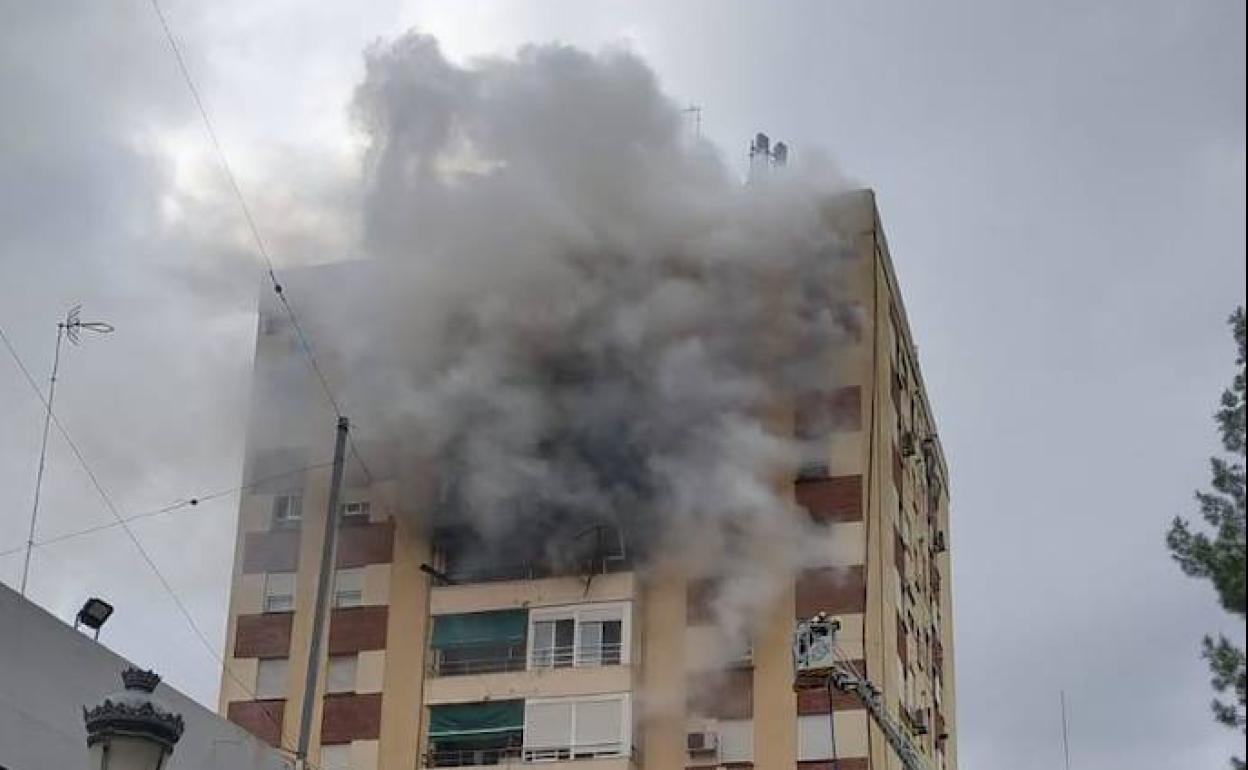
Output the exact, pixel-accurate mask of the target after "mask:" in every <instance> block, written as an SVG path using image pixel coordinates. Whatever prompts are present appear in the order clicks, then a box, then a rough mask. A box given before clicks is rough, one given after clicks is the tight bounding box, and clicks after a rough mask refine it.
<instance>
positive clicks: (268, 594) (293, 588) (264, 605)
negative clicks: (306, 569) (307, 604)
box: [260, 572, 299, 613]
mask: <svg viewBox="0 0 1248 770" xmlns="http://www.w3.org/2000/svg"><path fill="white" fill-rule="evenodd" d="M298 574H299V573H297V572H266V573H264V586H263V588H262V589H261V595H260V611H261V612H264V613H269V612H294V611H295V597H296V594H297V592H298V582H299V580H298ZM278 575H283V576H289V579H290V591H289V592H288V593H287V592H282V593H277V592H272V591H270V588H271V586H272V581H273V578H274V577H275V576H278ZM283 596H288V597H289V598H290V606H289V607H286V608H284V609H274V608H273V607H272V606H270V600H272V599H275V598H279V597H283Z"/></svg>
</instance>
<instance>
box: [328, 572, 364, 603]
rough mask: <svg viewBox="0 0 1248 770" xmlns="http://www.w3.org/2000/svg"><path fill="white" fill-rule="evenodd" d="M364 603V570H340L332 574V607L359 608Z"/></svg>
mask: <svg viewBox="0 0 1248 770" xmlns="http://www.w3.org/2000/svg"><path fill="white" fill-rule="evenodd" d="M363 603H364V570H363V569H359V568H357V569H340V570H337V571H335V572H334V606H335V607H359V606H360V605H361V604H363Z"/></svg>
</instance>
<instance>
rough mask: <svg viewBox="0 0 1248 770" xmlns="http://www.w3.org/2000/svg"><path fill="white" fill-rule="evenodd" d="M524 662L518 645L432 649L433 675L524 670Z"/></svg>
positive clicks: (522, 650) (463, 674)
mask: <svg viewBox="0 0 1248 770" xmlns="http://www.w3.org/2000/svg"><path fill="white" fill-rule="evenodd" d="M527 663H528V658H527V654H526V651H525V646H524V644H523V643H520V644H502V645H500V644H476V645H467V646H462V647H449V648H446V649H440V650H434V655H433V665H432V668H431V671H430V673H432V674H433V675H434V676H472V675H477V674H502V673H506V672H511V671H524V669H525V666H526V665H527Z"/></svg>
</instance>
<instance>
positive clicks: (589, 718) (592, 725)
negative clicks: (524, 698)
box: [524, 695, 631, 762]
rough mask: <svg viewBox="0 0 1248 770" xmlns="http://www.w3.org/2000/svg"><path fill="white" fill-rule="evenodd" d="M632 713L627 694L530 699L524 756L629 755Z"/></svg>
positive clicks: (534, 758)
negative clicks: (628, 737)
mask: <svg viewBox="0 0 1248 770" xmlns="http://www.w3.org/2000/svg"><path fill="white" fill-rule="evenodd" d="M629 712H630V709H629V700H628V696H627V695H603V696H595V697H588V698H561V699H534V700H529V701H528V702H527V703H525V708H524V759H525V760H526V761H529V762H541V761H550V760H557V759H585V758H591V757H618V756H627V755H628V754H629V751H630V742H629V741H628V739H627V736H629V735H631V727H630V717H631V714H630V713H629Z"/></svg>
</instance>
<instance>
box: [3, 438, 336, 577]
mask: <svg viewBox="0 0 1248 770" xmlns="http://www.w3.org/2000/svg"><path fill="white" fill-rule="evenodd" d="M332 464H333V463H330V462H324V463H316V464H315V465H305V466H303V467H302V468H292V469H291V470H288V471H284V472H282V473H274V474H273V475H271V476H265V477H264V478H261V479H256V480H255V481H253V482H251V483H249V484H243V485H241V486H237V487H231V488H229V489H220V490H217V491H216V492H209V493H207V494H204V495H199V496H197V497H184V498H181V499H179V500H176V501H174V502H172V503H170V504H168V505H165V506H162V507H160V508H155V509H152V510H150V511H145V512H143V513H135V514H131V515H130V516H126V517H124V518H123V520H122V521H125V522H126V523H129V522H132V521H139V520H141V519H150V518H152V517H154V516H160V515H162V514H166V513H173V512H175V511H178V510H181V509H183V508H194V507H197V506H199V505H202V504H204V503H207V502H211V501H213V500H216V499H218V498H222V497H226V496H227V495H233V494H236V493H239V492H245V491H247V490H249V489H253V488H255V487H258V486H260V485H261V484H265V483H267V482H269V481H273V480H275V479H280V478H283V477H285V476H292V475H294V474H296V473H303V472H305V471H312V470H317V469H319V468H327V467H329V466H330V465H332ZM120 526H121V522H120V521H110V522H108V523H107V524H96V525H94V526H91V527H84V528H83V529H79V530H75V531H73V532H66V533H64V534H61V535H56V536H54V537H49V538H45V539H43V540H38V541H36V542H35V544H34V546H35V548H42V547H44V546H48V545H54V544H56V543H61V542H64V541H66V540H73V539H75V538H79V537H84V536H86V535H92V534H95V533H96V532H104V531H107V530H110V529H116V528H117V527H120ZM25 547H26V546H20V545H19V546H16V547H14V548H9V549H6V550H3V551H0V558H3V557H5V556H11V555H12V554H15V553H18V552H19V551H21V550H23V549H24V548H25Z"/></svg>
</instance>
